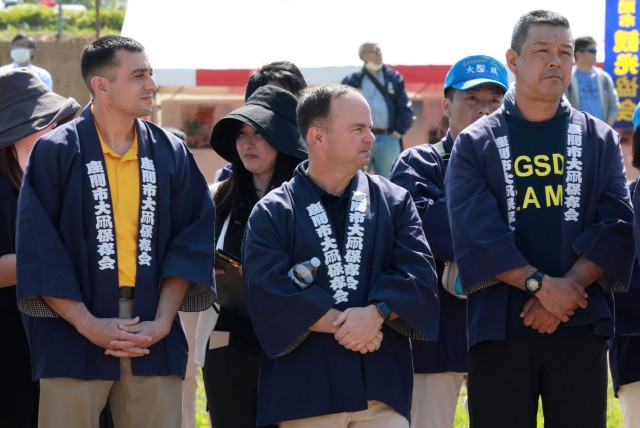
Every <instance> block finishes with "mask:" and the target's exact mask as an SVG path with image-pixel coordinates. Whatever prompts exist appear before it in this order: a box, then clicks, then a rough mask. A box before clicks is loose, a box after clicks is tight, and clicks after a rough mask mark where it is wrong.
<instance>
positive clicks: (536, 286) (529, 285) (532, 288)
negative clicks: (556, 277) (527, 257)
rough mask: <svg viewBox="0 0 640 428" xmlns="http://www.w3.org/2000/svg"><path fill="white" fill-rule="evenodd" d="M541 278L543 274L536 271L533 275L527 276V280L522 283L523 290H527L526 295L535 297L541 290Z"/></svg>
mask: <svg viewBox="0 0 640 428" xmlns="http://www.w3.org/2000/svg"><path fill="white" fill-rule="evenodd" d="M543 276H544V273H542V272H540V271H539V270H537V271H535V272H534V273H532V274H531V276H529V278H527V280H526V281H525V282H524V288H525V289H526V290H527V293H529V294H530V295H532V296H535V295H536V293H537V292H538V291H540V289H541V288H542V277H543Z"/></svg>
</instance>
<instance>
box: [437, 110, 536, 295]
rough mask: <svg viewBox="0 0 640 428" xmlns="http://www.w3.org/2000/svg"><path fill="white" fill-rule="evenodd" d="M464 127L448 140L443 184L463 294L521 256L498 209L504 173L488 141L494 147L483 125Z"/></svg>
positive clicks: (522, 261)
mask: <svg viewBox="0 0 640 428" xmlns="http://www.w3.org/2000/svg"><path fill="white" fill-rule="evenodd" d="M476 123H477V122H476ZM467 131H468V132H462V133H461V134H460V135H459V136H458V140H457V141H456V144H455V145H454V146H453V151H452V152H451V159H450V160H449V165H448V166H447V175H446V178H445V188H446V192H447V209H448V211H449V219H450V222H451V234H452V239H453V249H454V253H455V255H456V262H457V263H458V273H459V275H460V282H461V284H462V288H463V290H464V292H465V294H471V293H473V292H474V291H477V290H480V289H483V288H485V287H488V286H491V285H493V284H496V283H497V282H498V280H497V279H496V278H495V276H496V275H498V274H501V273H503V272H506V271H508V270H510V269H513V268H515V267H518V266H522V265H525V264H527V260H526V259H525V257H524V256H523V255H522V253H521V252H520V251H519V250H518V248H517V247H516V243H515V234H514V233H513V231H512V230H511V229H510V228H509V225H508V224H507V222H506V219H505V216H504V215H503V211H502V209H501V205H503V204H501V203H500V200H501V199H504V198H505V196H504V194H501V193H499V191H500V190H502V191H504V190H503V189H504V173H503V171H502V165H501V163H500V162H499V156H498V153H497V149H495V150H496V153H492V147H491V146H489V145H492V144H493V145H494V146H493V148H495V144H494V143H493V142H492V141H491V140H490V138H491V137H488V134H489V132H488V126H486V125H485V126H484V127H479V126H474V127H473V131H472V132H473V134H471V131H469V128H467ZM481 158H482V159H483V160H484V162H482V161H481ZM494 158H495V162H492V160H493V159H494ZM485 167H486V169H485ZM490 181H491V182H492V183H490ZM496 183H498V184H496ZM491 184H493V187H492V186H491Z"/></svg>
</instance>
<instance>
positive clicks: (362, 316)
mask: <svg viewBox="0 0 640 428" xmlns="http://www.w3.org/2000/svg"><path fill="white" fill-rule="evenodd" d="M297 116H298V128H299V129H300V135H301V136H303V137H304V138H305V142H306V145H307V148H308V152H309V160H308V162H306V161H305V162H302V163H301V164H300V165H298V167H297V168H296V171H295V173H294V176H293V178H292V179H291V180H290V181H288V182H286V183H284V184H283V185H282V186H281V187H279V188H278V189H275V190H273V191H271V192H270V193H268V194H267V195H266V196H265V197H264V198H262V199H261V200H260V201H259V202H258V203H257V204H256V206H255V207H254V209H253V211H252V213H251V216H250V217H249V223H248V226H247V231H246V235H245V242H244V245H243V269H244V281H245V293H246V300H247V302H248V309H249V316H250V317H251V321H252V323H253V326H254V328H255V331H256V335H257V336H258V339H259V340H260V343H261V344H262V347H263V349H264V351H265V353H266V357H265V358H264V359H263V360H262V365H261V367H260V378H259V383H258V421H257V424H258V425H264V424H267V423H278V424H279V426H280V427H281V428H292V427H303V426H308V425H307V424H310V423H313V426H315V427H327V428H340V427H343V428H347V426H351V427H353V426H358V424H359V423H362V425H363V426H365V425H366V426H372V424H375V425H376V426H384V427H389V428H401V427H403V428H408V427H409V412H410V404H411V386H412V382H413V373H412V369H411V347H410V343H409V337H412V338H415V339H422V340H435V336H436V335H437V331H438V297H437V292H436V277H435V271H434V268H433V258H432V256H431V251H430V250H429V246H428V245H427V242H426V240H425V238H424V234H423V232H422V228H421V227H420V219H419V217H418V214H417V212H416V209H415V206H414V204H413V202H412V201H411V196H410V195H409V193H408V192H407V191H406V190H404V189H402V188H400V187H398V186H396V185H394V184H393V183H390V182H389V181H388V180H387V179H385V178H383V177H379V176H376V175H371V176H370V175H367V174H364V173H362V172H361V171H360V169H361V168H362V167H364V166H365V165H367V163H368V162H369V156H370V150H371V145H372V144H373V140H374V136H373V134H372V133H371V131H370V127H371V113H370V110H369V106H368V105H367V102H366V100H365V99H364V98H363V97H362V95H361V94H360V93H359V92H358V91H357V90H356V89H354V88H352V87H349V86H346V85H320V86H317V87H314V88H311V89H308V90H305V91H303V95H302V97H301V99H300V101H299V104H298V110H297ZM314 257H316V258H318V259H319V260H320V262H321V265H320V266H319V267H318V268H317V271H316V274H315V278H314V279H313V280H312V281H311V283H310V284H309V285H308V286H307V287H306V288H298V286H297V285H296V284H295V283H294V281H292V279H291V278H290V277H289V276H288V274H287V273H288V272H289V270H290V269H291V268H292V267H293V266H294V265H296V264H298V263H300V262H303V261H308V260H312V259H313V258H314Z"/></svg>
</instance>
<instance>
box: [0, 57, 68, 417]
mask: <svg viewBox="0 0 640 428" xmlns="http://www.w3.org/2000/svg"><path fill="white" fill-rule="evenodd" d="M79 109H80V105H79V104H78V103H77V102H75V100H74V99H73V98H69V99H67V98H64V97H62V96H60V95H58V94H55V93H53V92H51V90H49V88H47V87H46V85H45V84H44V83H43V82H42V81H41V80H40V79H39V78H38V77H37V76H36V75H34V74H33V73H31V71H30V70H27V69H17V70H11V71H10V72H8V73H6V74H0V201H2V203H1V204H0V325H2V329H0V341H1V342H2V344H3V346H4V347H5V349H6V350H8V351H6V352H3V353H2V354H1V356H0V385H3V386H4V387H3V388H2V389H0V415H2V424H3V425H4V426H8V427H15V428H32V427H35V426H37V424H38V395H39V388H38V382H37V381H34V380H33V379H32V376H31V362H30V361H31V360H30V357H29V347H28V344H27V336H26V334H25V326H23V322H22V318H21V316H20V312H19V311H18V306H17V305H16V246H15V238H16V236H15V231H16V210H17V207H18V195H19V193H20V186H21V183H22V176H23V173H24V170H25V168H26V165H27V160H28V159H29V154H30V153H31V149H32V148H33V146H34V145H35V143H36V141H37V140H38V138H40V137H41V136H43V135H44V134H46V133H47V132H49V131H50V130H52V129H53V128H55V127H56V126H59V125H62V124H63V123H65V122H67V121H69V120H71V119H73V117H74V116H75V114H76V112H77V111H78V110H79Z"/></svg>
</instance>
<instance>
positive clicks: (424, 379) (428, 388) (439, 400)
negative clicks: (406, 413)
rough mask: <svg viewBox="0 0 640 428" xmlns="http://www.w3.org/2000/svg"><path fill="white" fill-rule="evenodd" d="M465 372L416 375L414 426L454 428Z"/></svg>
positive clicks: (413, 402) (412, 418) (412, 421)
mask: <svg viewBox="0 0 640 428" xmlns="http://www.w3.org/2000/svg"><path fill="white" fill-rule="evenodd" d="M463 380H464V373H457V372H446V373H416V374H414V375H413V400H412V402H411V428H452V427H453V421H454V419H455V415H456V407H457V406H458V395H459V394H460V388H461V387H462V381H463Z"/></svg>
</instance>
